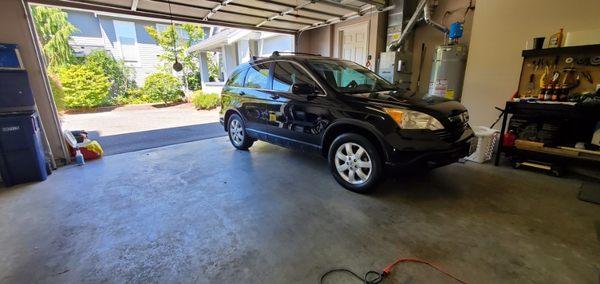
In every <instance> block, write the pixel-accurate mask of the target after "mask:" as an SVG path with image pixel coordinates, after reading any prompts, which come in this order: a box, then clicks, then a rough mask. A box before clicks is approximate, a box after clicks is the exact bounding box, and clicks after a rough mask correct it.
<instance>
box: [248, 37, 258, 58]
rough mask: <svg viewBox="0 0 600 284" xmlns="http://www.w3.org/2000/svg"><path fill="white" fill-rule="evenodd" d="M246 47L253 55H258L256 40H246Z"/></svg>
mask: <svg viewBox="0 0 600 284" xmlns="http://www.w3.org/2000/svg"><path fill="white" fill-rule="evenodd" d="M248 48H249V49H250V53H251V54H252V55H254V56H260V54H259V53H258V40H256V39H251V40H248Z"/></svg>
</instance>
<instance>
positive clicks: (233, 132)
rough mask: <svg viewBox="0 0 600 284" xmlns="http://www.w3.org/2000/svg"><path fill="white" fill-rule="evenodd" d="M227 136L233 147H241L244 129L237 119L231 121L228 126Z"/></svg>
mask: <svg viewBox="0 0 600 284" xmlns="http://www.w3.org/2000/svg"><path fill="white" fill-rule="evenodd" d="M229 136H230V138H231V141H232V142H233V144H234V145H235V146H238V147H239V146H241V145H242V144H243V142H244V127H243V126H242V123H241V122H240V121H239V120H237V119H232V120H231V123H230V124H229Z"/></svg>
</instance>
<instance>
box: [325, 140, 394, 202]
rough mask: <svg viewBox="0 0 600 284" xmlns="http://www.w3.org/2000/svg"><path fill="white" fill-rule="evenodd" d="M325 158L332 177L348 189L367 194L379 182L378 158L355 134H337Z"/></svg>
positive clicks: (380, 165) (373, 150)
mask: <svg viewBox="0 0 600 284" xmlns="http://www.w3.org/2000/svg"><path fill="white" fill-rule="evenodd" d="M328 156H329V167H330V169H331V173H332V174H333V177H334V178H335V180H336V181H337V182H338V183H339V184H341V185H342V186H343V187H345V188H346V189H348V190H351V191H354V192H359V193H368V192H371V191H372V190H373V189H374V188H375V186H376V185H377V184H378V183H379V182H380V180H381V175H382V172H383V169H382V162H381V157H380V155H379V152H378V151H377V149H376V148H375V146H374V145H373V144H372V143H371V142H370V141H369V140H368V139H367V138H365V137H364V136H361V135H358V134H354V133H346V134H342V135H340V136H339V137H337V138H336V139H335V140H334V141H333V142H332V144H331V147H330V148H329V155H328Z"/></svg>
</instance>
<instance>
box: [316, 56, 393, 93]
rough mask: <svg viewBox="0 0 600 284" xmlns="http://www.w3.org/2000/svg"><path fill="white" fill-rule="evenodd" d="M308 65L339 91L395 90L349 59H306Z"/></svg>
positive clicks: (386, 82) (388, 83)
mask: <svg viewBox="0 0 600 284" xmlns="http://www.w3.org/2000/svg"><path fill="white" fill-rule="evenodd" d="M308 65H309V66H310V68H312V69H313V71H315V72H316V73H317V74H319V76H321V78H322V79H323V80H325V81H326V82H327V84H329V86H331V87H332V88H333V89H335V90H336V91H338V92H341V93H367V92H379V91H390V90H396V89H397V88H396V87H395V86H394V85H392V84H391V83H390V82H388V81H386V80H385V79H383V78H381V77H379V76H378V75H377V74H375V73H373V72H372V71H371V70H369V69H367V68H365V67H363V66H361V65H359V64H356V63H354V62H351V61H342V60H323V59H312V60H308Z"/></svg>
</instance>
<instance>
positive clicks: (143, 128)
mask: <svg viewBox="0 0 600 284" xmlns="http://www.w3.org/2000/svg"><path fill="white" fill-rule="evenodd" d="M218 119H219V118H218V112H217V111H215V110H213V111H198V110H196V109H195V108H194V107H193V105H191V104H181V105H177V106H170V107H156V106H151V105H138V106H125V107H119V108H115V109H113V110H110V111H105V112H96V113H84V114H68V115H63V116H62V117H61V120H62V125H63V128H64V129H69V130H86V131H87V132H88V133H89V135H90V138H91V139H94V140H98V142H100V144H101V145H102V148H103V149H104V152H105V154H106V155H114V154H119V153H125V152H131V151H138V150H143V149H149V148H155V147H161V146H166V145H172V144H178V143H185V142H190V141H195V140H201V139H207V138H213V137H219V136H224V135H226V133H225V132H224V131H223V127H222V126H221V125H220V124H219V123H218Z"/></svg>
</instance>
